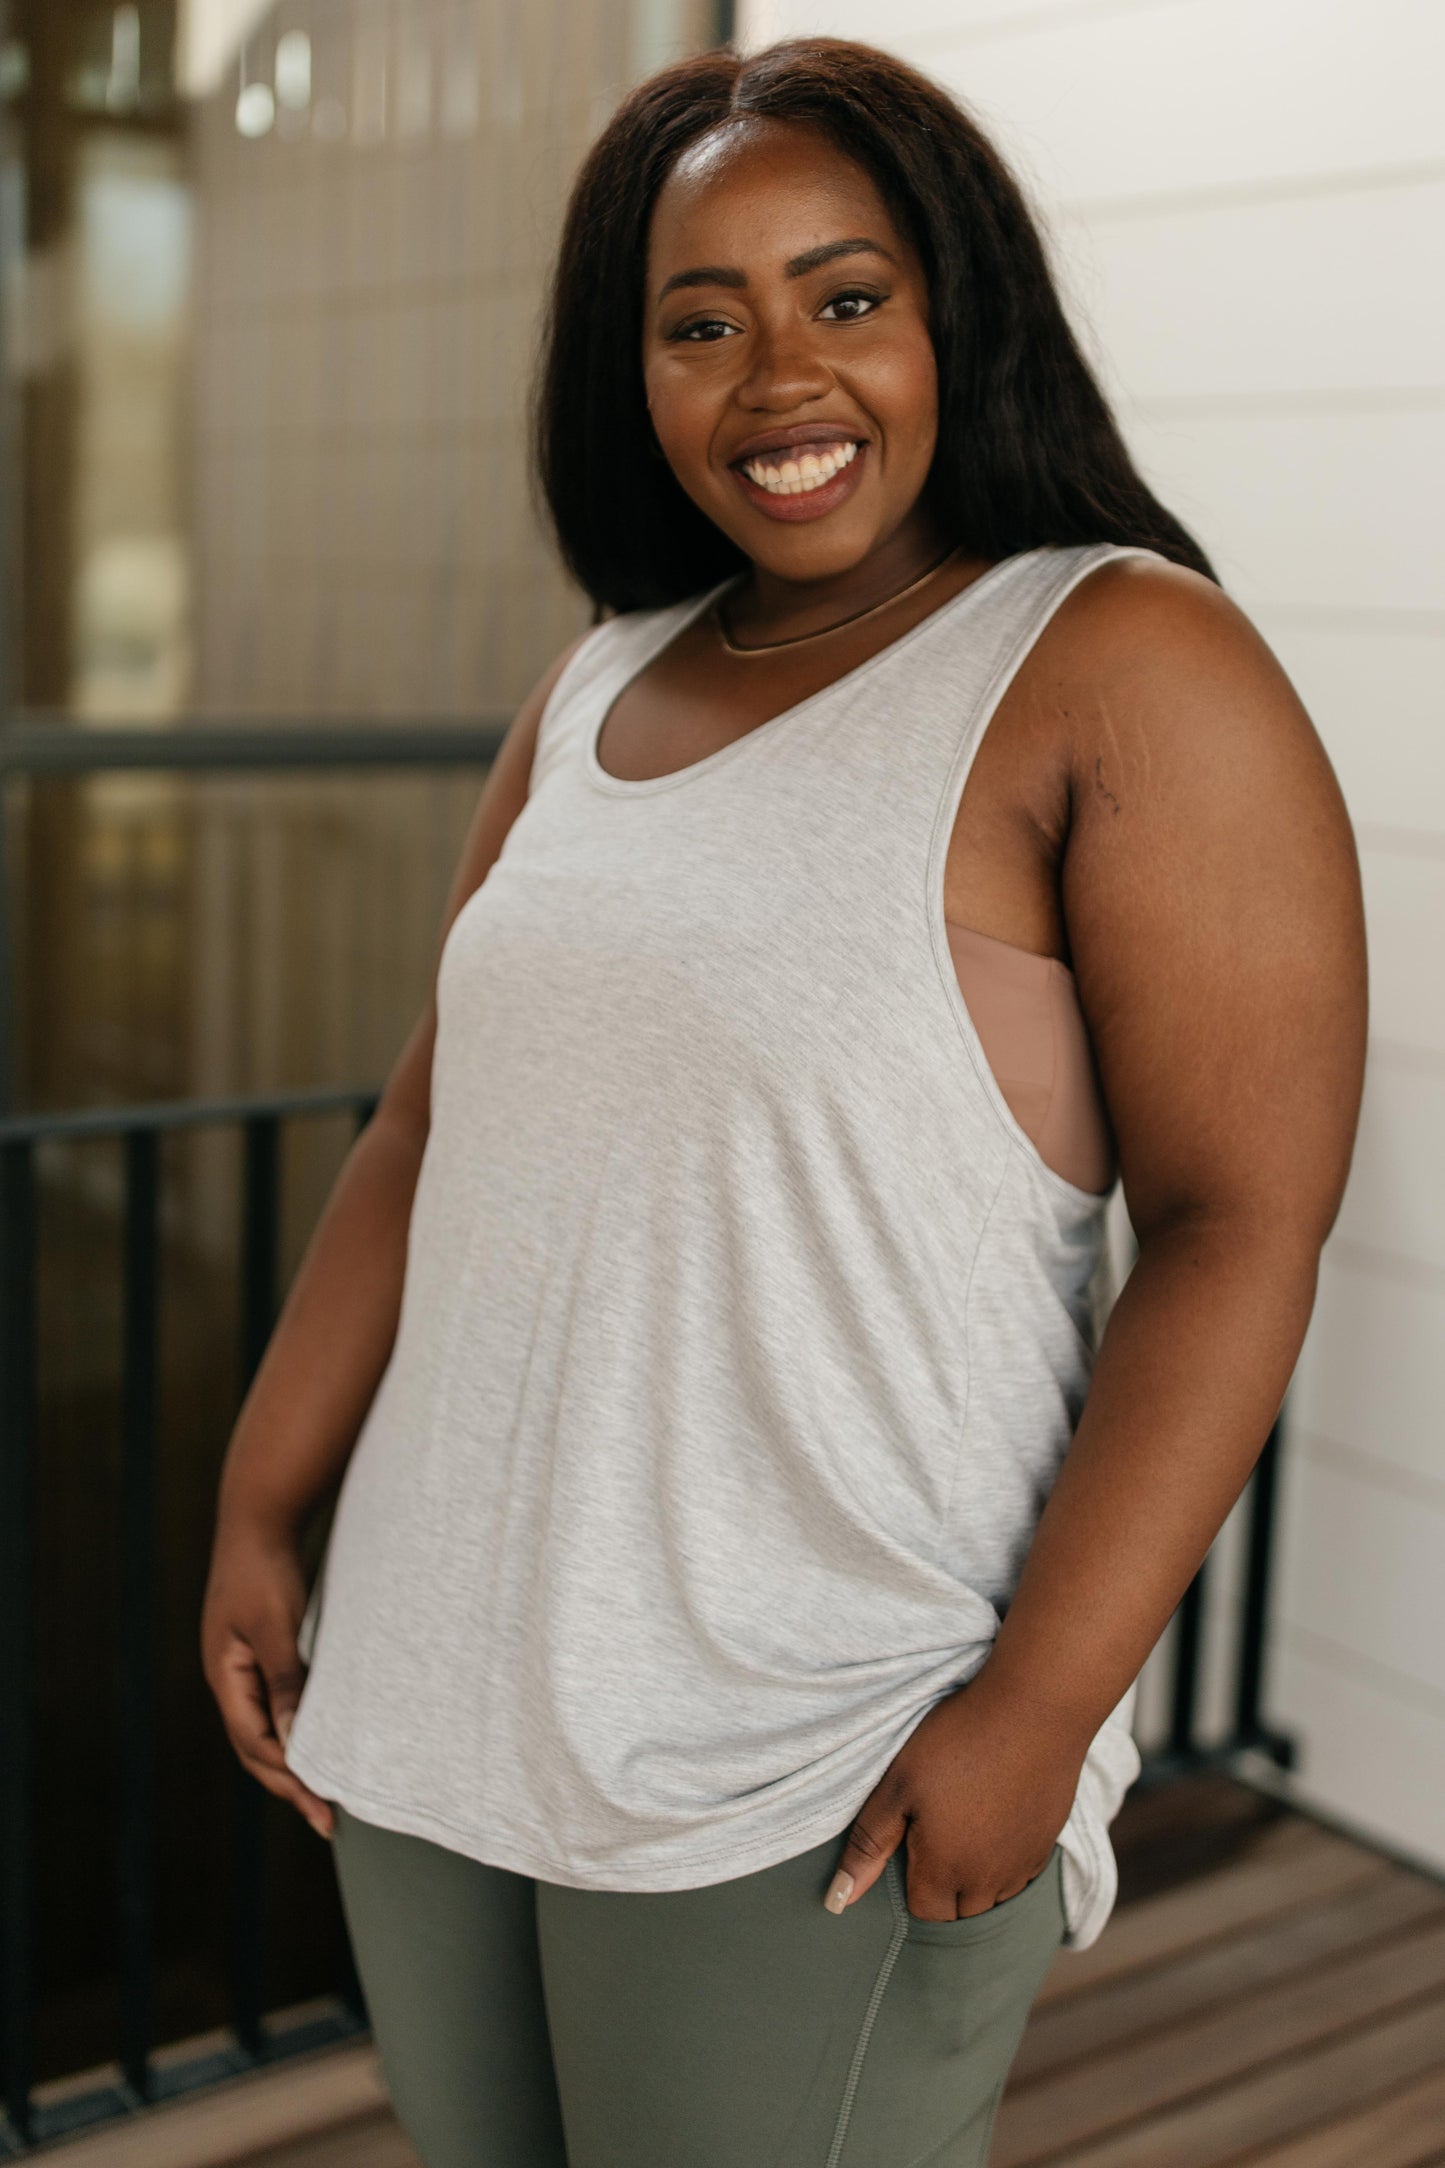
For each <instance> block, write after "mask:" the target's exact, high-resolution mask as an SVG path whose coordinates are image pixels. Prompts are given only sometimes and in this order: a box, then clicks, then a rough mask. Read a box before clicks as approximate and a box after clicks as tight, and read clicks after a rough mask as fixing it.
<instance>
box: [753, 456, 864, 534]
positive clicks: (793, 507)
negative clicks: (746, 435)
mask: <svg viewBox="0 0 1445 2168" xmlns="http://www.w3.org/2000/svg"><path fill="white" fill-rule="evenodd" d="M810 441H811V446H814V447H816V446H819V445H820V444H823V443H826V444H827V445H830V446H835V447H838V448H839V449H840V450H843V449H845V450H846V452H847V455H848V456H847V457H846V458H845V459H844V460H843V462H842V463H841V464H838V465H836V466H834V467H833V471H832V473H831V474H826V475H825V474H824V473H822V472H820V465H823V466H826V464H827V462H826V460H825V461H824V462H822V463H820V461H819V460H818V458H817V456H816V454H815V452H814V451H813V450H812V449H810V447H809V444H808V443H805V444H803V445H799V444H798V443H797V442H796V441H795V442H794V443H793V444H792V445H790V446H778V447H777V448H776V449H774V450H772V452H771V454H770V456H769V457H768V459H767V465H768V467H769V468H772V467H773V465H774V462H779V461H781V466H780V468H779V471H778V475H777V480H776V481H775V482H774V483H773V486H772V487H769V486H768V484H767V483H765V482H760V481H757V480H755V479H754V476H755V475H756V474H758V473H759V472H761V471H762V461H763V455H762V454H760V453H758V454H747V455H745V457H744V463H743V465H741V466H738V465H734V467H733V469H732V474H733V480H734V482H735V483H736V485H737V487H738V488H739V489H740V490H741V491H742V493H743V495H744V496H745V497H746V498H747V501H748V503H749V504H750V505H752V507H753V509H754V510H755V511H758V512H762V513H764V514H765V515H766V517H767V518H769V519H775V520H783V521H785V522H788V523H790V524H791V523H792V522H795V521H798V520H812V519H821V518H823V516H824V515H825V514H826V513H828V512H833V511H836V510H837V508H838V506H839V505H840V504H844V503H846V501H847V500H848V498H849V497H851V496H852V494H853V492H854V490H855V489H857V487H858V484H859V481H860V480H861V478H862V474H863V469H864V466H865V464H866V461H867V458H868V454H869V449H870V447H869V445H868V444H867V443H866V442H864V443H860V442H859V441H858V439H857V438H856V437H838V436H832V437H828V438H826V439H819V438H816V437H815V438H813V439H811V440H810ZM803 460H806V461H807V462H808V467H809V470H810V471H809V473H808V475H807V476H806V478H805V477H804V475H803V473H802V472H801V469H800V467H799V463H800V462H801V461H803ZM748 468H751V469H752V470H753V471H752V473H749V472H748V471H747V469H748ZM795 469H798V470H799V471H797V472H796V474H795V472H794V470H795ZM770 478H771V477H770Z"/></svg>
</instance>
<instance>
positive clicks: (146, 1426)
mask: <svg viewBox="0 0 1445 2168" xmlns="http://www.w3.org/2000/svg"><path fill="white" fill-rule="evenodd" d="M123 1271H124V1282H123V1287H122V1302H123V1316H124V1340H123V1349H122V1371H121V1496H120V1538H121V1576H120V1600H121V1617H120V1637H119V1656H120V1722H121V1740H120V1827H119V1831H118V1838H119V1850H118V1860H117V1867H118V1896H119V1912H120V1992H121V2005H120V2026H121V2054H120V2061H121V2070H122V2073H123V2077H124V2081H125V2084H126V2086H127V2087H128V2088H129V2091H130V2093H131V2095H132V2096H133V2098H134V2100H135V2102H137V2103H140V2102H144V2101H147V2100H149V2099H150V2097H151V2068H150V2049H151V2022H152V1998H153V1976H152V1975H153V1966H154V1955H155V1900H156V1857H155V1817H156V1449H157V1447H156V1413H157V1393H156V1378H157V1361H158V1339H159V1317H160V1139H159V1136H158V1134H157V1132H156V1131H155V1130H154V1129H136V1130H132V1132H131V1133H130V1135H129V1136H128V1137H127V1138H126V1141H125V1242H124V1253H123Z"/></svg>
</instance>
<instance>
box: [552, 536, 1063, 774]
mask: <svg viewBox="0 0 1445 2168" xmlns="http://www.w3.org/2000/svg"><path fill="white" fill-rule="evenodd" d="M1052 546H1053V545H1052V544H1050V543H1047V542H1045V543H1039V544H1037V545H1036V546H1035V547H1034V548H1032V549H1027V550H1015V551H1014V552H1013V554H1012V555H1011V556H1008V557H1000V558H999V559H998V561H997V562H996V563H995V564H991V565H990V566H989V568H988V570H987V572H981V573H980V574H979V575H978V577H977V579H973V580H970V581H969V583H968V585H967V586H966V587H960V588H959V590H958V592H957V593H956V594H952V595H950V596H949V598H948V600H947V601H946V602H940V603H939V605H938V608H937V609H936V610H930V611H929V613H928V615H927V616H926V617H920V618H919V620H918V622H917V623H916V624H913V625H910V626H909V627H908V629H907V631H906V632H900V633H899V635H898V637H897V639H895V640H890V641H889V642H888V644H887V646H886V647H880V648H877V649H875V651H874V653H873V654H871V655H865V656H864V658H863V660H862V662H858V663H854V665H853V666H852V668H851V669H849V670H844V671H843V672H841V674H840V675H839V676H838V677H835V678H833V679H832V680H831V681H830V683H828V684H827V685H820V686H819V688H818V690H817V691H816V692H815V693H809V694H807V695H806V696H805V697H804V698H803V699H802V700H795V701H794V702H793V704H792V706H791V707H786V708H780V709H779V711H778V713H777V714H776V715H770V716H768V717H767V719H766V720H765V721H764V722H761V723H754V725H753V727H752V729H751V730H745V731H744V732H743V734H742V736H741V737H738V738H730V739H729V740H728V742H727V744H726V745H719V746H715V747H714V748H713V750H712V752H710V753H704V754H703V756H702V758H701V760H690V761H689V762H688V763H687V765H686V766H685V767H682V768H673V769H670V770H669V771H668V773H667V774H666V775H644V776H637V777H629V776H621V775H612V774H610V773H609V772H608V770H607V769H606V768H604V767H603V765H602V762H601V761H600V759H599V758H598V755H597V747H598V744H599V742H600V740H601V737H602V732H603V730H604V729H605V727H606V724H607V718H608V716H609V715H610V714H611V713H612V710H613V709H614V708H615V707H616V705H617V703H618V701H619V700H620V699H621V698H622V695H623V694H624V693H625V692H626V690H627V688H628V686H629V685H632V684H634V683H635V682H636V680H637V679H638V678H640V677H641V675H642V673H643V671H644V670H646V669H648V668H649V667H650V666H651V664H652V663H654V662H655V661H656V660H657V658H658V656H659V655H660V654H661V653H662V652H663V650H664V649H665V648H666V647H667V646H668V645H669V644H670V642H671V641H673V640H675V639H678V638H679V637H680V636H681V635H682V634H683V633H684V632H686V631H687V629H688V627H689V625H692V624H695V623H696V622H697V620H698V618H700V617H701V616H702V614H703V612H704V610H706V609H708V608H709V607H710V606H711V604H712V603H713V602H715V601H716V600H717V598H718V596H719V595H721V594H722V593H723V592H724V591H725V590H726V589H727V588H729V587H731V586H733V585H734V583H735V582H736V581H738V580H740V579H742V578H743V577H744V575H743V573H741V572H732V573H729V575H728V577H727V578H726V579H725V580H719V581H718V582H717V584H716V585H715V586H713V587H709V588H707V589H705V590H704V592H703V593H702V594H701V595H700V596H698V597H696V598H695V600H694V601H693V602H692V603H691V604H690V605H688V604H679V605H677V606H676V607H677V608H680V609H682V611H683V615H682V616H680V617H678V616H676V615H675V614H674V613H673V612H669V613H668V615H669V618H670V619H671V622H669V623H665V624H664V625H663V626H662V627H661V637H660V638H659V639H657V640H654V641H650V642H649V643H648V646H647V648H646V650H645V651H644V653H643V655H642V658H641V660H640V661H639V662H638V663H637V664H636V665H635V666H634V667H633V668H632V669H631V670H629V671H628V673H627V675H626V676H625V677H624V678H622V679H621V680H620V681H619V682H618V683H617V684H615V685H613V686H612V687H611V689H610V691H609V693H608V695H607V698H606V700H605V701H604V702H603V705H602V710H601V713H600V714H599V715H598V716H597V717H596V718H595V720H594V721H592V722H591V723H589V725H588V727H587V730H586V732H585V734H584V738H583V766H584V768H585V771H586V774H587V778H588V781H589V782H590V783H592V784H593V785H594V787H595V788H596V789H598V790H604V791H607V792H610V793H611V795H612V796H613V797H617V798H633V797H639V798H640V797H650V796H651V795H652V794H653V793H654V792H657V791H663V790H676V789H677V788H678V787H679V785H681V784H683V783H690V782H692V781H693V779H694V778H695V777H700V776H703V775H710V774H712V772H713V771H714V770H715V769H717V768H720V767H722V766H723V765H724V763H725V762H727V761H728V760H729V759H733V758H736V756H737V755H738V754H740V753H741V752H742V751H743V749H744V747H745V746H749V745H751V744H752V743H753V742H754V740H755V739H758V738H763V737H771V736H773V735H775V734H776V733H777V731H778V729H779V726H780V725H783V724H787V723H791V722H792V721H793V720H794V718H795V717H797V716H800V715H806V714H808V713H809V712H810V711H811V710H812V709H813V708H815V707H817V706H818V704H819V702H820V701H823V700H827V699H829V698H830V697H831V695H832V694H834V693H836V692H841V691H842V690H843V688H844V687H845V686H851V685H854V684H856V683H857V682H858V680H859V679H860V678H863V677H866V676H867V674H868V673H869V672H870V671H871V670H874V669H876V668H878V666H879V665H880V664H883V663H885V662H887V661H889V659H890V658H891V657H892V656H894V655H897V654H899V653H900V652H901V651H902V650H903V649H905V648H907V647H909V646H911V644H912V643H913V642H914V641H915V640H916V639H918V638H919V637H920V636H921V635H922V634H924V633H926V632H927V631H928V630H929V629H930V627H932V626H934V625H937V624H938V623H940V622H941V621H942V620H943V619H945V618H946V617H947V616H948V614H949V612H950V611H951V610H953V609H956V608H957V607H958V606H959V605H960V604H961V603H963V602H965V601H967V599H968V597H969V596H970V595H976V594H977V593H978V592H979V590H980V588H984V587H987V586H989V585H990V584H991V583H992V582H994V581H996V580H997V579H998V578H999V577H1000V576H1001V575H1002V574H1004V573H1006V572H1007V571H1009V570H1010V568H1011V567H1013V566H1015V565H1018V564H1021V563H1023V562H1024V560H1025V559H1027V558H1030V557H1037V556H1040V555H1041V554H1042V553H1043V551H1044V550H1046V549H1049V548H1051V547H1052Z"/></svg>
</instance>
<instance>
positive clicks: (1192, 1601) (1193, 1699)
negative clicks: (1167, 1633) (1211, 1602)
mask: <svg viewBox="0 0 1445 2168" xmlns="http://www.w3.org/2000/svg"><path fill="white" fill-rule="evenodd" d="M1208 1567H1209V1560H1208V1559H1207V1558H1206V1559H1205V1561H1204V1563H1203V1565H1201V1566H1200V1568H1199V1571H1198V1572H1197V1573H1196V1574H1195V1576H1194V1579H1193V1580H1192V1581H1191V1582H1190V1584H1189V1586H1188V1588H1186V1589H1185V1591H1184V1594H1183V1596H1182V1597H1181V1598H1180V1601H1179V1608H1178V1611H1177V1612H1176V1614H1175V1617H1176V1622H1177V1623H1176V1629H1175V1633H1176V1638H1175V1642H1174V1693H1173V1704H1172V1707H1171V1710H1170V1717H1169V1749H1168V1750H1169V1753H1170V1754H1171V1755H1173V1756H1177V1757H1178V1758H1179V1759H1180V1760H1187V1759H1188V1758H1189V1756H1190V1755H1191V1754H1192V1753H1193V1752H1194V1750H1195V1748H1196V1746H1197V1744H1198V1741H1197V1739H1196V1738H1195V1724H1196V1720H1197V1714H1198V1702H1199V1660H1200V1655H1201V1652H1202V1642H1203V1631H1204V1588H1205V1582H1206V1579H1207V1574H1208Z"/></svg>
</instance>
